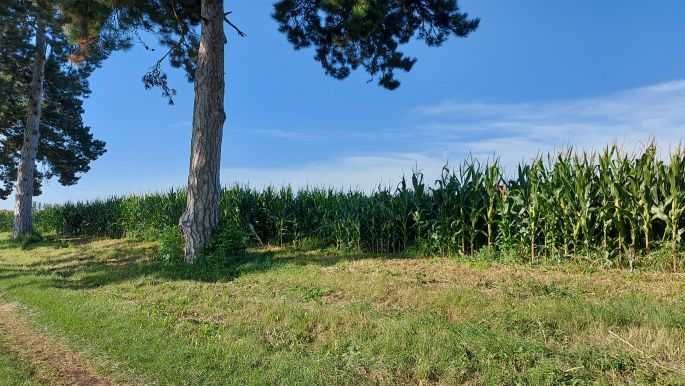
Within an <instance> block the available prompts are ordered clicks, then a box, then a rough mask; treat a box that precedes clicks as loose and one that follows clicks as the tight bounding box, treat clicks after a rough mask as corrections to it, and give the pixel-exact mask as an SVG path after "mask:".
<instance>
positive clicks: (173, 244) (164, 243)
mask: <svg viewBox="0 0 685 386" xmlns="http://www.w3.org/2000/svg"><path fill="white" fill-rule="evenodd" d="M157 239H158V242H159V249H158V250H157V255H156V257H157V259H158V260H160V261H162V262H163V263H166V264H170V265H174V264H178V263H181V262H182V261H183V236H182V235H181V232H180V230H179V229H178V227H166V228H165V229H164V230H163V231H161V232H160V233H159V235H158V238H157Z"/></svg>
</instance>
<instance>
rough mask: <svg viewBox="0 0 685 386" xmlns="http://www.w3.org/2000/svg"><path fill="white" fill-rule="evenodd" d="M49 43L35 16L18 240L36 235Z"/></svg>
mask: <svg viewBox="0 0 685 386" xmlns="http://www.w3.org/2000/svg"><path fill="white" fill-rule="evenodd" d="M46 49H47V43H46V41H45V23H44V22H43V20H42V19H41V17H40V16H39V15H38V14H36V45H35V48H34V63H33V74H32V78H31V94H30V95H29V103H28V112H27V117H26V128H25V130H24V144H23V145H22V148H21V159H20V160H19V169H18V171H17V188H16V202H15V206H14V229H13V236H14V238H15V239H16V238H18V237H20V236H22V235H25V234H30V233H33V214H32V207H33V183H34V173H35V170H36V153H37V152H38V141H39V140H40V116H41V107H42V106H41V105H42V99H43V80H44V78H45V62H46V57H45V55H46Z"/></svg>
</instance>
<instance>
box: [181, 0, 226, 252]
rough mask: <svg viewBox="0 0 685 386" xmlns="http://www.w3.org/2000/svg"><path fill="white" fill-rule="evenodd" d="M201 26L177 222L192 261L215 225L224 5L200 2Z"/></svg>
mask: <svg viewBox="0 0 685 386" xmlns="http://www.w3.org/2000/svg"><path fill="white" fill-rule="evenodd" d="M201 9H202V11H201V14H202V27H201V32H200V47H199V49H198V63H197V69H196V72H195V104H194V107H193V134H192V140H191V145H190V171H189V173H188V201H187V207H186V210H185V212H184V213H183V215H182V216H181V219H180V221H179V225H180V227H181V232H182V233H183V237H184V238H185V260H186V263H188V264H193V263H194V262H195V260H196V258H197V255H198V253H199V252H200V251H201V249H202V248H203V247H204V246H206V245H207V244H208V243H209V242H210V241H211V238H212V233H213V232H214V230H215V229H216V228H217V227H218V226H219V199H220V194H221V184H220V181H219V174H220V162H221V139H222V135H223V126H224V121H225V120H226V114H225V113H224V45H225V44H226V36H225V35H224V26H223V23H224V4H223V0H203V1H202V7H201Z"/></svg>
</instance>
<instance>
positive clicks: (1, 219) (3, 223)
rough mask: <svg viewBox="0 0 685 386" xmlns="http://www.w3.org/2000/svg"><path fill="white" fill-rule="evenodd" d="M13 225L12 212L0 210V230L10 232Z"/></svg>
mask: <svg viewBox="0 0 685 386" xmlns="http://www.w3.org/2000/svg"><path fill="white" fill-rule="evenodd" d="M13 225H14V213H12V211H9V210H0V232H11V231H12V227H13Z"/></svg>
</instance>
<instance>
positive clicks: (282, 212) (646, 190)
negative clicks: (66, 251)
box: [35, 144, 685, 270]
mask: <svg viewBox="0 0 685 386" xmlns="http://www.w3.org/2000/svg"><path fill="white" fill-rule="evenodd" d="M185 199H186V195H185V192H184V191H182V190H180V191H175V190H172V191H169V192H167V193H164V194H150V195H144V196H128V197H113V198H110V199H107V200H100V201H93V202H82V203H76V204H72V203H68V204H64V205H57V206H49V207H46V208H44V209H42V210H40V211H38V212H36V213H35V217H36V220H35V222H36V224H37V228H38V229H39V230H40V231H42V232H56V233H58V234H65V235H92V236H107V237H121V236H134V237H142V238H148V239H154V238H155V237H157V236H158V235H159V234H160V232H161V231H162V230H164V229H169V227H175V226H176V225H177V222H178V218H179V217H180V215H181V213H182V211H183V209H184V206H185ZM684 210H685V151H683V148H681V147H678V148H677V149H675V150H674V151H673V152H671V153H670V154H669V156H668V158H667V159H666V160H665V161H662V160H661V159H660V157H658V154H657V149H656V147H655V146H654V145H653V144H651V145H649V146H647V147H646V148H645V150H644V151H642V152H640V153H638V154H634V153H627V152H625V151H623V150H622V149H621V148H620V147H618V146H610V147H607V148H605V149H604V150H602V151H597V152H580V153H579V152H574V151H573V150H571V149H568V150H566V151H562V152H557V153H553V154H549V155H547V156H546V157H538V158H536V159H534V160H532V161H531V162H530V163H528V164H521V165H519V166H518V167H517V169H516V170H515V172H514V173H513V174H512V175H506V173H505V172H504V168H503V167H502V166H501V165H500V163H499V162H498V161H497V160H495V161H490V162H485V163H481V162H479V161H478V160H476V159H473V158H469V159H467V160H465V161H464V162H463V163H461V164H460V165H458V166H455V167H449V166H445V167H444V168H443V169H442V173H441V175H440V178H439V179H437V181H434V183H433V184H428V183H427V182H426V181H424V176H423V174H422V173H420V172H414V173H413V174H412V175H411V176H410V177H407V178H402V180H401V182H400V184H398V186H396V187H393V188H388V187H383V186H379V187H378V188H376V189H375V190H374V191H373V192H371V193H365V192H362V191H340V190H334V189H319V188H307V189H301V190H297V191H295V190H293V189H292V188H290V187H282V188H280V189H276V188H273V187H268V188H266V189H263V190H257V189H252V188H249V187H241V186H232V187H227V188H225V189H224V190H223V193H222V197H221V216H222V224H224V225H225V224H229V223H230V224H234V225H236V224H237V225H238V226H239V227H240V228H241V229H243V231H244V232H245V233H246V234H247V235H249V238H250V240H252V242H253V243H254V244H256V245H259V244H275V245H286V244H287V245H294V246H298V247H302V248H337V249H345V250H354V251H360V252H371V253H399V252H404V251H417V252H420V253H430V254H436V255H474V254H483V253H485V254H487V255H489V256H498V255H504V254H509V255H511V254H514V255H515V256H517V257H518V258H524V259H526V260H529V261H531V262H533V263H535V262H538V261H540V260H548V259H551V260H562V259H572V260H575V259H589V260H591V261H592V262H594V263H599V264H601V265H604V266H612V267H627V268H634V267H636V266H639V265H641V264H643V263H645V262H647V261H651V260H652V259H653V257H654V256H655V253H656V255H657V256H661V259H662V263H663V264H667V265H668V268H670V269H673V270H680V269H683V267H684V266H685V262H684V261H683V259H682V258H680V257H679V256H680V255H679V252H680V247H681V246H682V244H683V237H682V235H683V232H684V231H685V223H684V218H683V211H684ZM664 256H666V257H665V258H664Z"/></svg>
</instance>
